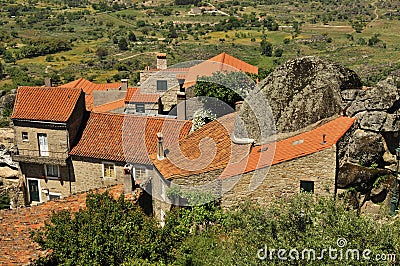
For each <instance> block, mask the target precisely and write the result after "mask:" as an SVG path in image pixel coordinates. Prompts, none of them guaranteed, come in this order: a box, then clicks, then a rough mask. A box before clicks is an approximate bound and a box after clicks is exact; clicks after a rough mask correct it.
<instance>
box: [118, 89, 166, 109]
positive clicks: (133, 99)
mask: <svg viewBox="0 0 400 266" xmlns="http://www.w3.org/2000/svg"><path fill="white" fill-rule="evenodd" d="M159 97H160V96H159V95H158V94H155V93H146V94H143V93H140V89H139V88H128V91H127V92H126V96H125V100H124V102H125V108H124V113H126V114H146V115H158V114H159V113H160V111H161V110H160V108H162V106H161V102H160V99H159Z"/></svg>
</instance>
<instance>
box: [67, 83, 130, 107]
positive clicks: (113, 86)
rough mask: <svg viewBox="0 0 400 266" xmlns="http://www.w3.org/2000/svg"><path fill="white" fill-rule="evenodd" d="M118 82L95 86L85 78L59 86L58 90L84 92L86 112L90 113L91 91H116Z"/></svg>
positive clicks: (91, 105)
mask: <svg viewBox="0 0 400 266" xmlns="http://www.w3.org/2000/svg"><path fill="white" fill-rule="evenodd" d="M121 84H122V83H120V82H116V83H103V84H96V83H93V82H91V81H89V80H87V79H85V78H80V79H77V80H74V81H71V82H69V83H67V84H64V85H61V86H59V87H60V88H79V89H82V90H83V91H84V92H85V95H86V98H85V100H86V110H88V111H91V110H92V109H93V107H94V100H93V93H92V92H93V91H94V90H100V91H105V90H109V89H118V88H120V87H121Z"/></svg>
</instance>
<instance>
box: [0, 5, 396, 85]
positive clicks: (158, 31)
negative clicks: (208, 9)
mask: <svg viewBox="0 0 400 266" xmlns="http://www.w3.org/2000/svg"><path fill="white" fill-rule="evenodd" d="M3 2H5V3H6V4H8V5H9V6H8V9H7V5H6V6H5V7H4V8H0V15H1V16H0V18H1V17H2V18H7V22H5V19H0V22H1V23H3V26H2V27H3V28H4V29H5V32H4V33H1V34H0V37H1V38H0V44H1V45H3V46H4V47H6V49H7V51H10V52H11V53H14V55H16V54H18V52H19V50H20V49H21V47H23V46H26V45H27V43H28V42H29V41H30V40H33V39H40V38H47V39H65V40H68V41H70V42H71V43H72V45H73V46H72V49H71V50H68V51H60V52H56V53H54V54H52V55H51V57H49V56H48V55H42V56H36V57H32V58H22V59H18V58H16V59H17V60H16V62H15V64H14V63H7V62H5V60H3V61H2V64H3V65H4V66H5V69H6V73H7V69H8V68H10V67H14V68H15V67H21V68H22V67H24V68H25V69H26V68H27V69H28V75H31V76H32V78H38V79H40V78H43V77H44V76H48V75H53V76H54V75H57V76H58V77H59V78H60V80H61V82H63V81H67V80H69V79H71V78H72V77H74V78H78V77H80V76H84V77H87V78H88V77H90V78H91V79H93V80H95V81H98V82H105V81H112V80H114V79H116V78H119V77H120V76H121V75H122V74H124V73H125V74H124V75H131V76H132V75H133V74H132V73H135V72H137V71H139V70H140V69H141V68H143V67H144V66H146V65H154V63H155V57H154V54H155V53H156V52H166V53H168V62H169V64H170V65H171V64H175V63H178V62H181V61H187V60H195V59H199V60H202V59H207V58H209V57H212V56H214V55H216V54H218V53H220V52H227V53H230V54H232V55H233V56H236V57H238V58H240V59H242V60H244V61H246V62H249V63H251V64H254V65H257V66H258V67H260V68H264V69H273V68H275V67H277V66H278V65H279V64H281V63H282V62H284V61H286V60H289V59H292V58H295V57H297V56H299V55H300V56H305V55H317V56H321V57H325V58H329V59H331V60H333V61H336V62H338V63H340V64H343V65H345V66H348V67H350V68H352V69H353V70H355V71H356V72H357V73H358V74H359V75H360V76H361V77H362V79H363V80H364V82H365V83H366V84H370V83H373V82H376V81H377V80H379V79H382V78H384V77H385V75H386V74H385V73H387V72H388V71H389V70H394V69H395V68H396V67H397V65H400V57H399V56H398V50H399V49H400V44H399V43H400V42H399V38H400V37H399V36H398V35H397V34H394V33H396V32H399V31H400V21H399V19H397V17H394V18H396V19H392V20H390V19H388V17H387V16H386V17H385V14H387V13H388V12H389V11H390V10H392V9H394V6H393V5H394V4H395V3H394V1H389V0H388V1H386V2H385V5H387V6H388V7H387V8H388V10H389V7H390V10H389V11H388V10H385V9H384V8H385V7H382V6H378V4H379V5H381V4H382V3H378V2H377V3H374V2H369V1H364V0H361V2H360V3H358V4H356V3H354V2H352V1H347V0H340V1H334V2H332V3H330V2H326V1H324V2H319V1H315V2H310V3H300V2H299V3H297V2H296V1H293V2H292V3H291V4H289V2H286V1H281V2H278V4H274V5H268V4H266V3H264V1H260V3H259V4H251V5H243V6H241V5H236V6H235V5H232V2H229V1H218V2H210V3H212V4H214V5H215V6H216V7H217V8H219V10H221V11H223V12H225V13H230V14H232V15H233V16H234V17H235V19H236V18H237V19H238V21H239V22H240V21H244V20H247V21H253V22H248V23H249V24H246V25H243V26H240V27H234V28H232V29H229V28H227V27H226V26H223V28H222V30H217V26H218V24H221V23H222V25H223V24H226V23H227V21H228V20H230V19H231V18H229V17H228V16H223V15H205V14H203V15H198V16H190V15H189V14H188V12H189V11H190V9H191V8H192V7H193V6H174V5H173V4H172V2H171V1H167V0H166V1H153V2H146V3H142V2H138V1H136V3H137V4H136V6H132V7H130V8H127V9H121V10H117V11H113V10H110V11H107V12H99V11H96V10H94V9H93V6H91V5H89V6H84V7H65V6H64V5H63V4H62V3H60V4H53V5H52V4H48V3H44V2H41V1H39V2H38V4H37V5H36V7H35V10H36V11H35V12H39V13H40V12H43V13H46V12H50V14H49V15H46V16H47V17H46V18H44V19H42V20H39V21H36V22H34V23H33V24H32V23H31V24H29V23H30V19H32V14H33V13H34V11H31V12H30V13H29V12H27V13H24V12H22V11H21V12H20V14H19V15H17V16H11V15H10V14H11V13H10V11H7V10H10V9H9V7H10V6H14V7H15V4H14V5H13V4H11V1H10V2H9V1H3ZM225 3H226V4H225ZM361 4H363V5H361ZM20 5H24V6H29V4H27V3H22V2H21V3H20ZM360 5H361V6H362V7H360ZM47 7H50V9H48V8H47ZM49 10H50V11H49ZM165 10H169V11H170V14H168V15H163V14H162V12H165ZM79 12H86V13H85V15H83V16H82V15H79ZM160 12H161V13H160ZM357 12H358V13H357ZM76 14H78V15H76ZM75 15H76V16H75ZM74 16H75V17H74ZM268 16H271V17H272V18H273V20H274V21H276V22H277V23H278V24H279V26H280V27H279V30H277V31H268V30H267V29H266V28H263V27H262V23H261V24H260V23H259V22H257V21H259V20H260V19H261V18H265V17H268ZM59 17H63V18H59ZM251 17H252V18H253V19H251ZM344 17H347V18H346V19H343V18H344ZM339 18H342V19H339ZM391 18H393V16H391ZM59 19H61V20H62V22H61V23H60V22H59V21H58V20H59ZM356 20H359V21H363V23H364V25H365V28H364V29H363V30H362V32H361V33H357V32H356V31H355V30H354V29H353V27H352V23H353V21H356ZM293 23H298V25H299V31H298V32H295V30H294V28H293V25H294V24H293ZM54 25H56V26H54ZM255 25H258V26H255ZM6 32H8V33H6ZM12 32H14V33H12ZM129 32H133V33H134V34H135V35H136V38H137V40H136V41H130V40H128V45H129V46H128V49H127V50H121V47H119V45H118V43H119V41H120V40H121V39H122V38H125V39H127V36H128V33H129ZM172 32H176V33H175V34H176V35H177V38H174V37H171V36H172V35H171V34H172ZM15 33H16V34H17V37H12V36H11V35H12V34H14V35H15ZM8 34H9V35H8ZM263 36H264V37H266V39H267V41H269V42H271V43H272V44H273V47H274V50H276V49H282V50H283V54H282V57H265V56H262V55H261V53H260V42H261V40H262V38H263ZM373 36H376V37H377V38H378V39H379V40H380V42H378V43H377V44H375V45H372V46H369V45H368V41H369V40H370V39H371V38H372V37H373ZM0 47H1V46H0ZM98 48H104V49H106V50H107V55H106V56H104V57H99V56H98V55H96V51H97V49H98ZM3 59H5V58H4V55H3ZM11 81H12V82H13V84H15V82H14V77H12V76H7V75H6V76H5V79H4V78H3V81H2V82H1V83H0V84H10V82H11ZM7 86H8V85H7Z"/></svg>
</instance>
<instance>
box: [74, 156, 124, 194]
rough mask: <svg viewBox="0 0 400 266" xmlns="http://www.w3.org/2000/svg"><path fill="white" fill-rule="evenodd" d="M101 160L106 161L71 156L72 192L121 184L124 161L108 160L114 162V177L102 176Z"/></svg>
mask: <svg viewBox="0 0 400 266" xmlns="http://www.w3.org/2000/svg"><path fill="white" fill-rule="evenodd" d="M103 162H108V161H102V160H99V159H92V158H84V159H82V158H75V157H74V158H72V165H73V168H74V173H75V182H73V183H72V193H78V192H82V191H88V190H91V189H96V188H101V187H108V186H111V185H116V184H123V182H124V165H125V163H121V162H110V163H115V178H103V166H102V163H103Z"/></svg>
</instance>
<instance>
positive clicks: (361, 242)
mask: <svg viewBox="0 0 400 266" xmlns="http://www.w3.org/2000/svg"><path fill="white" fill-rule="evenodd" d="M192 198H193V197H192ZM399 225H400V221H399V220H398V219H397V220H391V219H389V220H388V219H387V218H384V219H380V220H376V219H372V218H369V217H367V216H364V215H360V214H358V213H357V212H356V211H354V210H351V209H349V208H348V206H347V205H346V204H344V203H342V202H338V201H335V200H333V199H326V198H320V199H318V200H315V198H313V196H312V195H310V194H307V193H299V194H297V195H295V196H294V197H293V198H291V199H290V200H288V201H286V202H285V201H277V202H275V203H273V204H271V205H270V207H268V208H262V207H259V206H254V205H251V204H249V203H244V204H243V205H241V206H239V207H237V208H235V209H234V210H233V209H232V210H225V211H223V210H222V209H221V208H219V207H218V206H217V205H216V204H215V202H210V203H207V204H204V205H200V206H192V207H188V208H179V209H174V210H173V211H171V212H170V213H168V214H167V217H166V221H165V226H164V227H160V226H159V225H158V223H157V222H156V221H155V219H154V218H152V217H147V216H145V215H144V214H143V212H142V211H141V210H140V209H139V208H138V207H137V206H135V205H133V204H132V203H130V202H128V201H126V200H124V198H123V196H121V197H120V198H119V199H118V200H115V199H113V198H112V197H111V196H110V195H108V194H107V193H105V194H90V195H89V196H88V197H87V209H84V210H80V211H78V212H77V213H74V215H72V214H71V213H70V212H68V211H62V212H59V213H55V214H53V216H52V217H51V220H50V222H47V223H46V225H45V227H44V228H42V229H40V230H39V231H37V232H35V233H33V237H34V239H35V240H36V241H37V242H38V243H39V244H40V246H41V247H42V248H43V249H50V250H51V252H49V253H48V255H47V257H43V258H40V259H39V260H37V261H36V265H56V264H61V265H121V264H122V265H216V264H218V265H259V264H261V263H263V264H265V265H287V264H288V263H292V264H293V265H298V264H302V263H306V264H307V265H364V264H365V263H370V262H375V261H374V259H375V255H377V254H386V255H387V254H396V253H397V254H398V253H399V252H400V232H399V230H393V228H398V227H399ZM339 241H341V242H340V245H341V246H338V243H339ZM266 247H267V248H269V250H271V249H275V250H276V251H277V250H278V249H285V250H286V251H289V250H298V251H300V252H301V251H302V250H303V249H314V250H315V252H316V257H317V256H318V257H321V251H322V249H329V248H332V249H336V255H337V256H339V255H340V250H341V248H342V252H343V253H342V254H344V255H342V259H339V257H337V259H336V260H335V259H331V257H330V256H328V253H325V256H322V258H320V259H313V254H312V253H310V256H311V257H309V259H307V258H306V259H305V260H296V259H293V260H292V261H288V260H282V259H280V258H279V257H278V256H277V253H276V252H275V253H274V255H273V256H272V257H269V256H268V257H265V256H264V253H263V252H264V249H265V248H266ZM347 249H351V250H353V251H354V250H359V252H363V251H364V250H366V249H368V250H370V251H371V253H370V254H369V257H370V259H371V261H366V260H365V258H362V257H361V256H362V253H360V259H358V260H357V259H356V258H355V257H354V258H349V259H346V257H344V256H345V252H346V250H347ZM260 250H261V251H260ZM293 254H294V255H293ZM293 254H292V255H293V256H294V257H293V258H296V256H295V255H296V253H293ZM284 255H285V256H286V257H288V253H286V254H284ZM300 256H301V253H300ZM307 256H308V255H307ZM300 259H301V257H300ZM373 264H374V263H373Z"/></svg>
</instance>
